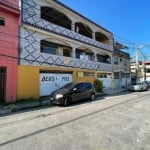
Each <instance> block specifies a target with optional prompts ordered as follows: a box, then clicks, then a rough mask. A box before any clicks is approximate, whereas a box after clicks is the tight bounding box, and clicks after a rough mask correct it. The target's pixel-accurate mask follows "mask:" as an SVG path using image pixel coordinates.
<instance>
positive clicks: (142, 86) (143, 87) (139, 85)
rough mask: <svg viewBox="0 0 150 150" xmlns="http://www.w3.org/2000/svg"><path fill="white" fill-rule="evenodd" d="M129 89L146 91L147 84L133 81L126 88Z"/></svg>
mask: <svg viewBox="0 0 150 150" xmlns="http://www.w3.org/2000/svg"><path fill="white" fill-rule="evenodd" d="M128 89H129V90H130V91H146V90H148V85H147V83H146V82H144V81H142V82H137V83H133V84H132V85H130V86H129V88H128Z"/></svg>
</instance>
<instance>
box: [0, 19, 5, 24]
mask: <svg viewBox="0 0 150 150" xmlns="http://www.w3.org/2000/svg"><path fill="white" fill-rule="evenodd" d="M0 26H5V19H4V18H1V17H0Z"/></svg>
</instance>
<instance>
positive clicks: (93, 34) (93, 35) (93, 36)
mask: <svg viewBox="0 0 150 150" xmlns="http://www.w3.org/2000/svg"><path fill="white" fill-rule="evenodd" d="M92 39H94V40H95V32H92Z"/></svg>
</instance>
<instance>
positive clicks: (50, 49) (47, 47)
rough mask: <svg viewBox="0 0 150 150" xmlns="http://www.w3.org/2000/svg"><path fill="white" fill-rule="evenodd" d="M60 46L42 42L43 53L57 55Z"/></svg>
mask: <svg viewBox="0 0 150 150" xmlns="http://www.w3.org/2000/svg"><path fill="white" fill-rule="evenodd" d="M57 47H58V45H56V44H54V43H51V42H48V41H44V40H42V41H41V52H42V53H48V54H56V49H57Z"/></svg>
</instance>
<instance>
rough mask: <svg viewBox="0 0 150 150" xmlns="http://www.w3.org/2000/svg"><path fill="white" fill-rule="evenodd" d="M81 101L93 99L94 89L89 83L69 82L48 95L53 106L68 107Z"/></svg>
mask: <svg viewBox="0 0 150 150" xmlns="http://www.w3.org/2000/svg"><path fill="white" fill-rule="evenodd" d="M82 99H90V100H94V99H95V88H94V86H93V85H92V84H91V83H89V82H71V83H68V84H66V85H65V86H63V87H61V88H60V89H58V90H56V91H54V92H53V93H51V95H50V101H51V102H52V103H53V104H59V105H63V106H68V105H70V104H71V103H72V102H77V101H80V100H82Z"/></svg>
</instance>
